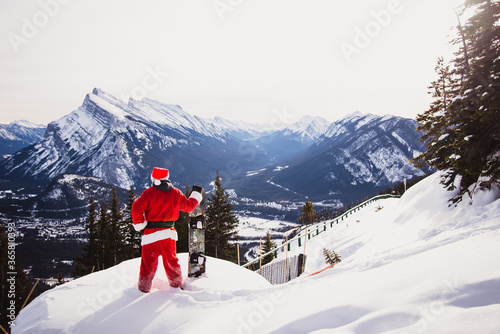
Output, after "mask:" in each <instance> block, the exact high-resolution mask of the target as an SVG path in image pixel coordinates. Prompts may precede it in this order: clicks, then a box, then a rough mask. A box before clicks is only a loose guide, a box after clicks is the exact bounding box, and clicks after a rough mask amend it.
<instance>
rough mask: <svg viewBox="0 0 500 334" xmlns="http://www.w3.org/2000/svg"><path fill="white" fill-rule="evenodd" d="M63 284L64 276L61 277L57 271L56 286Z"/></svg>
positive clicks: (60, 273)
mask: <svg viewBox="0 0 500 334" xmlns="http://www.w3.org/2000/svg"><path fill="white" fill-rule="evenodd" d="M64 283H66V281H65V280H64V276H63V274H62V272H61V271H60V270H59V274H58V275H57V283H56V285H63V284H64Z"/></svg>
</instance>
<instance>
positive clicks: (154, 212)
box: [132, 167, 203, 292]
mask: <svg viewBox="0 0 500 334" xmlns="http://www.w3.org/2000/svg"><path fill="white" fill-rule="evenodd" d="M151 181H153V184H152V186H151V187H149V188H147V189H146V190H144V192H143V193H142V194H141V196H140V197H139V198H138V199H136V200H135V201H134V203H133V204H132V220H133V224H134V228H135V230H136V231H142V230H144V234H143V236H142V242H141V245H142V257H141V268H140V273H139V284H138V289H139V290H140V291H142V292H149V291H150V290H151V284H152V282H153V278H154V276H155V273H156V268H157V266H158V257H159V256H160V255H161V256H162V260H163V267H164V268H165V271H166V273H167V277H168V281H169V283H170V286H172V287H175V288H182V287H183V281H182V273H181V267H180V265H179V260H178V259H177V254H176V247H175V242H176V241H177V231H176V230H175V228H174V222H175V221H176V220H177V219H178V218H179V210H182V211H184V212H191V211H193V210H194V208H196V206H197V205H198V203H199V202H200V201H201V199H202V195H201V193H202V189H203V188H201V187H199V186H193V190H192V191H191V193H190V194H189V198H187V197H186V196H185V195H184V194H183V193H182V192H181V191H180V190H179V189H177V188H175V187H174V186H173V185H172V183H171V182H170V180H169V172H168V169H164V168H158V167H155V168H154V169H153V172H152V173H151Z"/></svg>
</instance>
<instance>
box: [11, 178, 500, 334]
mask: <svg viewBox="0 0 500 334" xmlns="http://www.w3.org/2000/svg"><path fill="white" fill-rule="evenodd" d="M498 195H499V190H498V189H495V190H493V191H490V192H488V193H486V192H484V193H479V194H477V195H476V197H475V199H474V202H473V204H472V205H470V204H469V203H468V202H466V201H464V202H463V203H461V204H460V205H459V206H458V207H451V208H450V207H448V202H447V199H448V198H449V197H450V193H447V192H446V191H445V190H443V189H442V186H441V185H439V176H438V175H437V174H435V175H433V176H431V177H428V178H427V179H425V180H424V181H422V182H420V183H419V184H417V185H416V186H414V187H412V188H411V189H410V190H409V191H408V192H407V193H406V194H405V195H404V196H403V197H402V198H401V199H399V200H398V199H389V200H385V201H380V202H376V203H374V204H372V205H371V206H369V207H366V208H364V209H363V210H361V211H359V212H357V213H355V214H353V215H351V216H349V218H348V219H347V220H344V221H343V222H341V223H339V224H338V225H335V226H334V228H332V229H330V230H328V231H327V232H325V233H322V234H320V235H319V236H317V237H315V238H312V239H311V240H310V241H308V242H307V248H306V253H307V256H308V260H307V266H306V273H305V274H304V275H303V276H302V277H300V278H298V279H296V280H294V281H292V282H290V283H288V284H284V285H280V286H269V285H268V284H267V283H266V282H263V281H262V279H261V278H260V277H259V276H257V275H256V274H254V273H251V272H245V271H242V270H243V269H242V268H238V267H237V266H235V265H233V264H230V263H227V262H224V261H220V260H215V259H209V260H210V261H209V262H208V265H207V271H208V272H207V275H208V276H207V277H204V278H201V279H198V280H196V281H192V282H190V283H189V289H188V291H179V290H176V289H170V288H169V287H168V284H167V283H166V278H165V276H164V272H163V270H161V269H160V270H158V273H157V278H156V279H155V281H154V291H153V292H151V293H150V294H147V295H144V294H142V293H140V292H138V291H137V290H136V287H135V285H136V279H137V274H138V269H139V262H138V260H137V259H136V260H131V261H127V262H124V263H122V264H120V265H118V266H116V267H113V268H110V269H108V270H105V271H101V272H98V273H94V274H92V275H88V276H86V277H83V278H81V279H77V280H75V281H73V282H70V283H66V284H65V285H62V286H60V287H57V288H55V289H54V290H51V291H48V292H46V293H45V294H43V295H42V296H40V297H38V298H37V299H35V301H33V302H32V303H31V304H30V305H28V306H27V307H26V308H25V309H24V310H23V311H22V312H21V313H20V315H19V317H18V319H17V320H16V327H14V329H13V331H12V332H13V333H14V334H16V333H36V332H38V333H49V332H50V333H65V332H66V333H101V332H103V333H104V332H134V333H166V332H168V333H196V332H211V333H212V332H213V333H215V332H217V333H313V332H314V333H496V332H498V318H499V316H500V269H499V267H498V259H497V258H496V256H497V254H499V252H500V243H499V240H500V200H499V199H497V198H498ZM323 248H328V249H332V250H335V251H336V252H338V253H339V254H340V255H341V257H342V260H343V261H342V262H341V263H340V264H338V265H337V266H335V267H334V268H333V269H328V270H326V271H325V272H323V273H321V274H318V275H316V276H312V277H306V276H307V275H308V274H310V273H313V272H316V271H317V270H319V269H322V268H324V267H325V263H324V261H323V256H322V254H321V253H322V249H323ZM302 249H303V248H302ZM291 253H293V251H292V252H291ZM291 253H290V254H289V255H291ZM180 258H181V264H182V265H183V266H185V263H186V261H187V259H186V256H185V255H184V254H181V256H180ZM183 270H184V273H185V272H186V271H185V267H183Z"/></svg>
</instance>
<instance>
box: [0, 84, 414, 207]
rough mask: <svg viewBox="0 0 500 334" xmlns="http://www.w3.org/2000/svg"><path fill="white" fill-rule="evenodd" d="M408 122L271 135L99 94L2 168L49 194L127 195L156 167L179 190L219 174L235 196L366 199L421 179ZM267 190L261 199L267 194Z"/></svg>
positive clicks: (308, 120) (301, 124)
mask: <svg viewBox="0 0 500 334" xmlns="http://www.w3.org/2000/svg"><path fill="white" fill-rule="evenodd" d="M416 126H417V124H416V122H415V121H413V120H409V119H404V118H400V117H395V116H384V117H380V116H374V115H370V114H368V115H362V114H360V113H357V114H352V115H348V116H347V117H345V118H343V119H342V120H339V121H337V122H335V123H332V124H329V122H328V121H326V120H325V119H323V118H320V117H303V118H301V119H300V120H298V121H297V122H296V123H293V124H290V125H287V126H285V127H279V128H277V129H272V130H270V128H269V126H267V127H266V126H257V125H251V124H246V123H243V122H235V121H228V120H224V119H222V118H220V117H216V118H214V119H210V120H207V119H202V118H200V117H197V116H194V115H191V114H189V113H187V112H186V111H184V110H183V109H182V108H181V107H180V106H178V105H171V104H165V103H161V102H158V101H155V100H151V99H148V98H144V99H142V100H141V101H137V100H134V99H130V100H129V101H128V102H127V103H126V102H123V101H121V100H120V99H117V98H115V97H114V96H112V95H111V94H109V93H106V92H104V91H102V90H100V89H97V88H96V89H94V90H93V91H92V92H91V93H89V94H88V95H87V96H86V97H85V99H84V101H83V103H82V105H81V106H80V107H79V108H77V109H76V110H74V111H73V112H71V113H70V114H68V115H66V116H64V117H62V118H60V119H59V120H56V121H54V122H52V123H50V124H49V125H48V126H47V130H46V132H45V134H44V136H43V138H42V139H41V140H39V141H38V142H37V143H36V144H34V145H32V146H29V147H26V148H24V149H22V150H20V151H18V152H16V153H15V154H13V155H12V156H10V157H8V158H7V159H5V160H3V161H1V162H0V179H1V180H2V181H6V180H7V181H10V182H11V183H10V184H7V183H3V186H4V187H9V188H14V187H28V186H30V187H33V186H39V187H45V186H47V185H48V184H49V183H50V182H51V181H52V180H54V179H55V178H57V177H58V175H61V174H78V175H81V176H86V177H94V178H99V179H102V180H103V181H105V182H107V183H109V184H111V185H115V186H117V187H120V188H123V189H128V188H129V187H131V186H132V187H134V189H136V190H139V191H140V190H141V189H143V188H145V187H147V186H149V183H150V181H149V174H150V172H151V170H152V168H153V167H155V166H164V167H167V168H169V169H170V171H171V175H172V178H171V179H172V181H173V183H174V185H176V186H177V187H179V188H184V187H185V185H186V184H190V185H192V184H200V185H202V186H205V187H207V186H208V185H209V183H210V182H211V181H212V180H213V179H214V177H215V175H216V171H217V170H219V172H220V174H221V176H222V179H223V181H224V183H225V186H226V187H227V188H230V189H234V191H235V194H236V196H238V197H240V198H249V199H258V200H266V201H269V200H272V201H278V200H294V201H304V200H305V199H313V198H319V199H325V198H326V196H330V197H332V198H331V201H333V202H338V201H340V202H344V203H345V202H346V201H350V200H357V199H359V198H362V197H364V196H369V195H372V194H373V193H374V192H376V191H378V190H380V189H381V188H384V187H387V186H389V185H390V184H392V183H394V182H401V181H402V180H403V178H405V177H406V178H411V177H413V176H420V175H422V174H423V173H422V171H420V170H417V169H415V168H414V167H412V166H411V165H410V164H409V162H408V161H409V159H410V158H412V157H414V156H415V155H416V154H417V153H418V152H419V151H421V150H422V149H423V148H422V145H421V144H420V143H419V141H418V140H419V138H420V135H419V134H418V133H416V132H415V131H414V130H415V128H416ZM263 190H264V191H263Z"/></svg>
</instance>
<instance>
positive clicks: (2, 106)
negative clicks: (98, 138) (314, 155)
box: [0, 0, 460, 124]
mask: <svg viewBox="0 0 500 334" xmlns="http://www.w3.org/2000/svg"><path fill="white" fill-rule="evenodd" d="M459 2H460V1H459V0H357V1H356V0H349V1H341V0H162V1H154V0H142V1H139V0H105V1H103V0H100V1H97V0H85V1H84V0H37V1H35V0H23V1H19V0H0V36H1V38H0V123H10V122H11V121H13V120H18V119H26V120H29V121H32V122H35V123H42V124H46V123H49V122H51V121H54V120H56V119H58V118H60V117H62V116H64V115H66V114H68V113H70V112H71V111H72V110H74V109H76V108H77V107H79V106H80V105H81V103H82V101H83V99H84V97H85V95H86V94H87V93H89V92H91V91H92V89H93V88H94V87H99V88H102V89H103V90H105V91H107V92H109V93H111V94H113V95H115V96H117V97H120V98H126V97H128V96H133V97H141V96H143V95H144V94H146V96H148V97H150V98H153V99H156V100H159V101H162V102H165V103H172V104H179V105H181V106H182V107H183V109H184V110H186V111H188V112H189V113H191V114H195V115H199V116H202V117H214V116H222V117H224V118H228V119H232V120H244V121H248V122H254V123H263V122H265V121H266V120H267V119H268V118H269V115H272V114H273V113H276V112H281V113H282V111H286V114H287V115H291V116H290V117H296V118H298V117H299V116H301V115H312V116H322V117H325V118H326V119H328V120H329V121H335V120H337V119H339V118H341V117H342V116H344V115H346V114H348V113H352V112H354V111H360V112H362V113H373V114H378V115H384V114H393V115H399V116H403V117H409V118H414V117H415V116H416V115H417V114H419V113H422V112H424V111H425V110H427V108H428V106H429V103H430V101H431V100H430V96H429V95H428V94H427V87H428V86H429V84H430V82H431V81H432V80H434V79H435V74H434V66H435V65H436V60H437V58H438V57H439V56H445V58H446V59H448V60H449V59H450V58H451V47H450V46H449V45H448V42H449V40H450V37H453V36H455V32H454V31H453V30H450V28H451V27H452V26H455V25H456V17H455V15H454V12H453V6H454V5H457V3H459ZM388 14H389V15H388ZM359 31H365V33H366V32H367V33H368V35H367V37H364V38H363V37H360V34H359ZM343 50H344V51H343ZM151 73H153V74H151ZM291 120H293V119H291Z"/></svg>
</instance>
